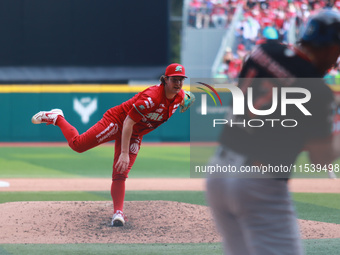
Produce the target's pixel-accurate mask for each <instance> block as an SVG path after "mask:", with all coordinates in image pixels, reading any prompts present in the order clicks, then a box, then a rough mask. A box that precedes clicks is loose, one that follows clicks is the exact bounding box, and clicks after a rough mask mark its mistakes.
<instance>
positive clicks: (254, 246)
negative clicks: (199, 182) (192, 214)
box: [207, 176, 304, 255]
mask: <svg viewBox="0 0 340 255" xmlns="http://www.w3.org/2000/svg"><path fill="white" fill-rule="evenodd" d="M207 200H208V204H209V205H210V207H211V210H212V214H213V217H214V219H215V223H216V226H217V228H218V230H219V232H220V233H221V235H222V237H223V246H224V251H225V254H228V255H248V254H249V255H275V254H277V255H288V254H289V255H301V254H304V252H303V249H302V244H301V240H300V234H299V228H298V224H297V219H296V216H295V212H294V208H293V205H292V201H291V198H290V194H289V191H288V187H287V182H286V181H283V180H277V179H270V178H227V177H226V176H225V177H224V178H222V177H219V178H208V179H207Z"/></svg>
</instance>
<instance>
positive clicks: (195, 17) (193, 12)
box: [188, 0, 201, 28]
mask: <svg viewBox="0 0 340 255" xmlns="http://www.w3.org/2000/svg"><path fill="white" fill-rule="evenodd" d="M200 10H201V2H199V1H198V0H192V1H191V2H190V4H189V15H188V19H189V20H188V23H189V26H191V27H195V28H198V27H199V22H200V17H201V13H200Z"/></svg>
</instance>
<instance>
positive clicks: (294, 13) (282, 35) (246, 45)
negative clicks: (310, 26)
mask: <svg viewBox="0 0 340 255" xmlns="http://www.w3.org/2000/svg"><path fill="white" fill-rule="evenodd" d="M238 6H241V7H242V11H241V15H240V17H239V19H238V21H237V23H236V26H235V27H234V28H231V26H230V25H231V22H232V21H233V19H234V14H235V12H236V10H237V7H238ZM323 8H333V9H336V10H338V9H339V8H340V1H339V0H334V1H325V0H288V1H287V0H284V1H282V0H281V1H279V0H248V1H242V0H190V2H189V7H188V10H187V11H188V19H187V26H188V27H190V28H194V29H226V30H227V29H233V30H234V32H233V34H234V37H235V40H234V43H233V44H232V45H228V46H227V47H226V48H225V52H224V54H223V57H222V61H221V63H220V64H219V66H218V70H217V72H216V73H215V74H214V77H218V78H227V79H228V80H234V79H236V78H237V75H238V73H239V71H240V69H241V66H242V61H243V59H244V57H245V56H246V55H247V54H248V53H249V52H250V51H251V50H252V49H253V47H254V46H255V45H257V44H260V43H262V42H264V41H265V40H267V39H270V40H278V41H280V42H282V43H294V41H296V40H298V38H299V36H300V33H301V31H302V29H303V26H304V24H305V22H306V20H307V19H308V17H309V16H310V15H313V14H314V13H317V12H318V11H320V10H321V9H323ZM289 32H291V33H293V34H294V38H293V39H292V40H289V38H288V37H289ZM325 78H326V80H327V82H328V83H329V84H340V72H339V67H336V68H334V69H332V70H330V72H329V73H328V74H327V75H326V77H325Z"/></svg>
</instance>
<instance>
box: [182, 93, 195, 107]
mask: <svg viewBox="0 0 340 255" xmlns="http://www.w3.org/2000/svg"><path fill="white" fill-rule="evenodd" d="M184 94H185V96H184V102H183V103H182V104H181V105H180V112H185V111H186V110H188V109H189V107H190V106H191V105H192V104H193V103H194V102H195V100H196V98H195V96H194V94H193V93H191V92H190V91H185V90H184Z"/></svg>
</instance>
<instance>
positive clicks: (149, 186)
mask: <svg viewBox="0 0 340 255" xmlns="http://www.w3.org/2000/svg"><path fill="white" fill-rule="evenodd" d="M0 181H5V182H8V183H9V187H3V188H1V187H0V192H1V191H107V190H109V189H110V186H111V179H109V178H82V179H19V178H18V179H17V178H13V179H1V180H0ZM289 186H290V190H291V191H292V192H311V193H340V179H292V180H290V182H289ZM126 189H127V190H184V191H185V190H194V191H201V190H205V180H204V179H192V178H191V179H190V178H187V179H185V178H167V179H162V178H158V179H151V178H141V179H128V180H127V181H126Z"/></svg>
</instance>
